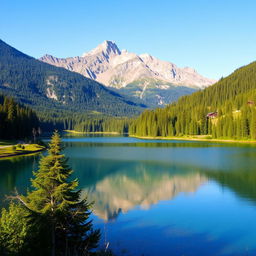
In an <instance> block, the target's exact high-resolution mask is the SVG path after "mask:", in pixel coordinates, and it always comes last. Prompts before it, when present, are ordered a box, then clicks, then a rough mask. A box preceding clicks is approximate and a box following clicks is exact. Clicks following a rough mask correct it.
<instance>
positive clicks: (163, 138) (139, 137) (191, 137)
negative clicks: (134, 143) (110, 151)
mask: <svg viewBox="0 0 256 256" xmlns="http://www.w3.org/2000/svg"><path fill="white" fill-rule="evenodd" d="M64 132H67V133H73V134H113V135H120V134H121V133H119V132H78V131H75V130H64ZM128 137H131V138H137V139H144V140H181V141H182V140H183V141H202V142H203V141H204V142H223V143H244V144H254V143H255V144H256V140H234V139H211V138H209V135H205V136H204V135H203V136H200V137H199V136H198V137H197V136H196V135H195V136H187V137H185V136H184V137H163V136H155V137H154V136H137V135H133V134H128ZM207 137H208V138H207Z"/></svg>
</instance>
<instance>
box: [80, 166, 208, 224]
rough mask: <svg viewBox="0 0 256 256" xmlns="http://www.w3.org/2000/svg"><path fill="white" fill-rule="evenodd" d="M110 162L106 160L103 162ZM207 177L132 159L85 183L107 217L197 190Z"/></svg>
mask: <svg viewBox="0 0 256 256" xmlns="http://www.w3.org/2000/svg"><path fill="white" fill-rule="evenodd" d="M102 164H103V166H102V168H104V166H106V162H104V163H102ZM205 181H206V178H205V177H204V175H201V174H200V173H195V172H188V171H187V170H182V169H180V168H179V172H178V173H177V166H168V167H166V166H159V164H158V165H157V166H156V164H153V163H137V162H134V163H132V164H131V163H130V164H129V165H128V167H127V168H126V166H122V167H121V168H120V169H119V170H116V171H114V172H113V173H111V174H109V175H106V176H105V177H103V178H102V179H97V182H95V183H94V184H90V185H89V186H85V187H84V188H83V194H84V195H88V199H89V200H90V201H94V202H95V204H94V213H95V214H96V215H97V216H99V217H100V218H102V219H104V220H110V219H114V218H116V217H117V216H118V214H119V213H121V212H122V213H126V212H127V211H129V210H131V209H133V208H134V207H136V206H139V207H140V208H142V209H148V208H150V206H151V205H153V204H156V203H158V202H159V201H160V200H171V199H172V198H174V197H175V196H176V195H178V194H180V193H182V192H184V193H192V192H195V191H196V189H197V188H198V187H199V186H200V185H202V184H203V183H204V182H205Z"/></svg>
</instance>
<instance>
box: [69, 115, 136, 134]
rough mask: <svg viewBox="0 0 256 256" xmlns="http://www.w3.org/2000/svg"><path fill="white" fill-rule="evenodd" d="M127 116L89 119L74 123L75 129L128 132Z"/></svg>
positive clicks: (82, 130) (80, 130) (128, 121)
mask: <svg viewBox="0 0 256 256" xmlns="http://www.w3.org/2000/svg"><path fill="white" fill-rule="evenodd" d="M130 122H131V121H130V120H129V119H127V118H123V119H122V118H101V119H88V120H84V121H82V122H78V123H77V124H75V125H74V128H73V129H74V130H76V131H79V132H118V133H121V134H123V133H128V128H129V123H130Z"/></svg>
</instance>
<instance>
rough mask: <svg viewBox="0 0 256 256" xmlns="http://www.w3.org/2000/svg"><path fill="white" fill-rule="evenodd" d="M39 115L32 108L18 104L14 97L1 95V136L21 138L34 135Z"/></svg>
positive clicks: (4, 137) (3, 137) (2, 137)
mask: <svg viewBox="0 0 256 256" xmlns="http://www.w3.org/2000/svg"><path fill="white" fill-rule="evenodd" d="M38 127H39V122H38V118H37V115H36V114H35V112H33V111H32V110H31V109H30V108H27V107H23V106H21V105H19V104H17V103H16V102H15V101H14V100H13V99H12V98H8V97H5V96H2V95H0V138H1V139H19V138H25V137H32V131H33V129H34V131H35V130H38Z"/></svg>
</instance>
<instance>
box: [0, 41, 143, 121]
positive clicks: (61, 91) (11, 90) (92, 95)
mask: <svg viewBox="0 0 256 256" xmlns="http://www.w3.org/2000/svg"><path fill="white" fill-rule="evenodd" d="M0 92H1V93H3V94H5V95H8V96H12V97H14V98H15V99H16V100H17V101H18V102H20V103H23V104H25V105H28V106H31V107H32V108H33V109H34V110H37V111H38V112H39V114H40V115H41V116H44V117H45V118H52V117H53V118H55V117H63V113H65V116H68V115H69V116H72V115H73V114H75V113H81V114H82V113H84V114H91V115H94V114H104V115H108V116H132V115H136V114H139V113H140V112H141V111H142V109H143V108H142V107H144V106H140V105H139V104H137V103H134V102H132V101H130V100H128V99H126V98H125V97H123V96H121V95H119V94H118V93H115V92H113V91H110V90H108V89H107V88H106V87H104V86H103V85H101V84H99V83H97V82H95V81H93V80H91V79H88V78H85V77H84V76H82V75H80V74H78V73H74V72H70V71H68V70H66V69H63V68H58V67H55V66H52V65H49V64H46V63H43V62H40V61H38V60H36V59H34V58H32V57H29V56H28V55H26V54H23V53H22V52H20V51H18V50H16V49H14V48H13V47H11V46H9V45H7V44H6V43H4V42H3V41H1V40H0Z"/></svg>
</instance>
